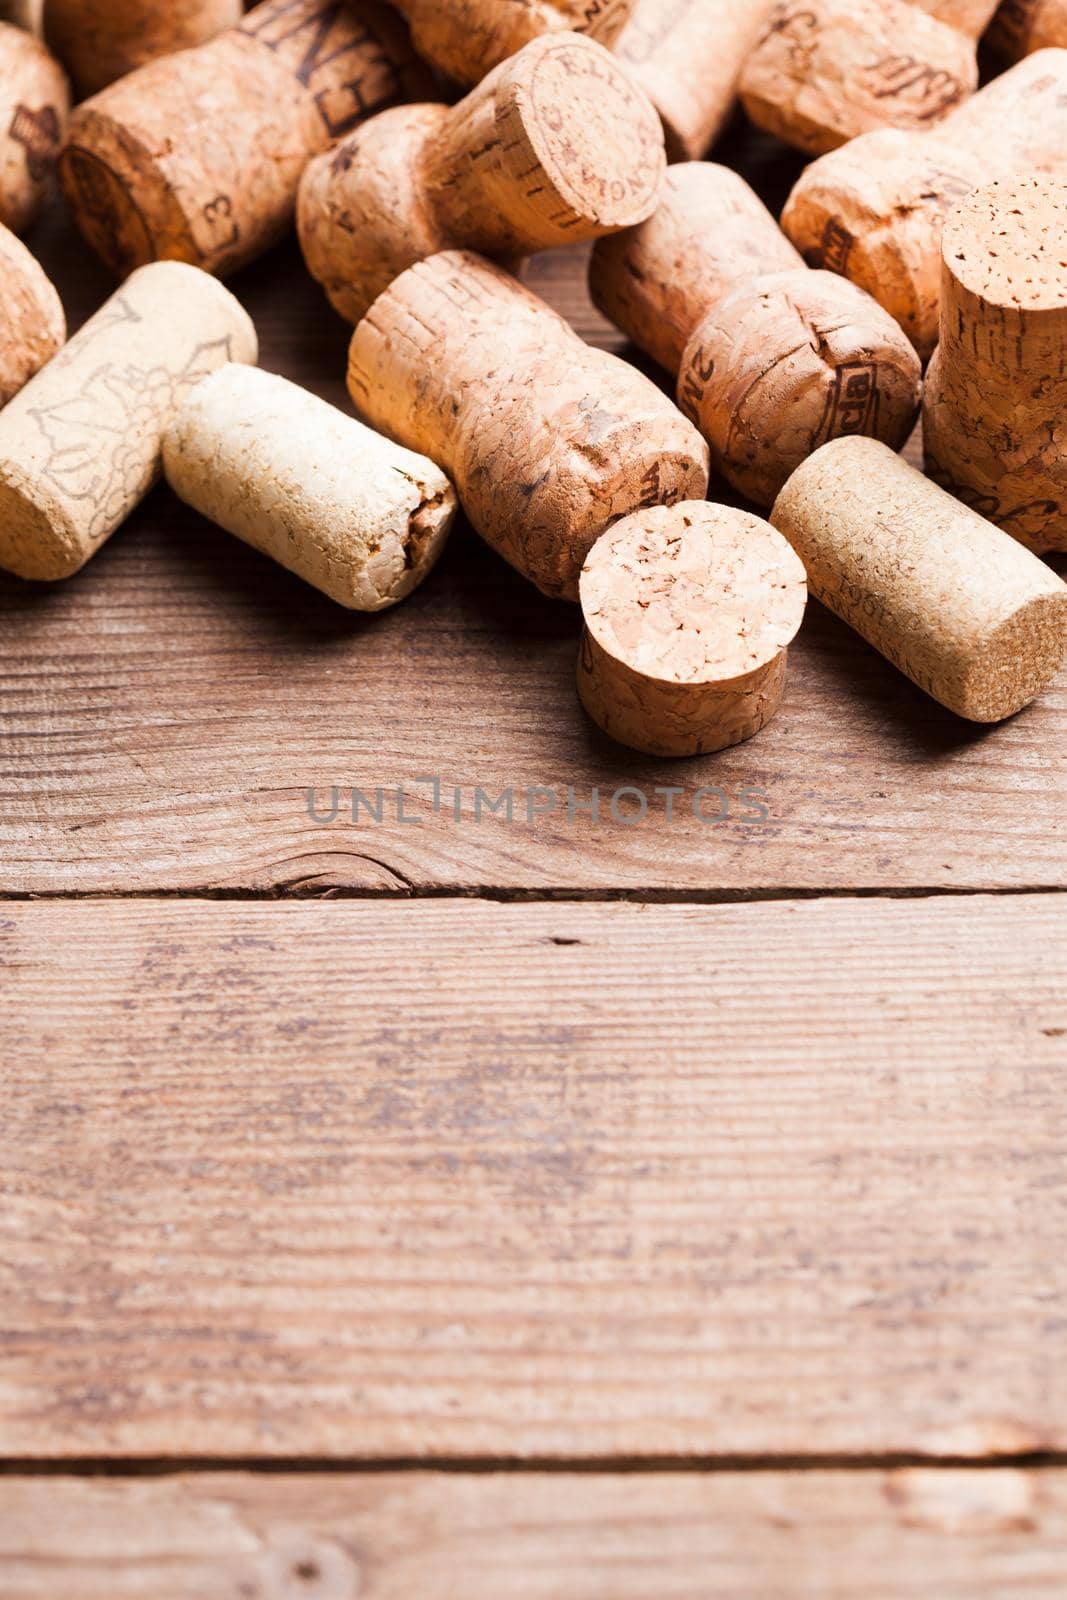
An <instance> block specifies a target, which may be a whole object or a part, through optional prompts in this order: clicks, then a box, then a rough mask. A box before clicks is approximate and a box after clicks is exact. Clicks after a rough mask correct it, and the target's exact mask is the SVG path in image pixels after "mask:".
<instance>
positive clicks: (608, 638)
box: [578, 501, 807, 756]
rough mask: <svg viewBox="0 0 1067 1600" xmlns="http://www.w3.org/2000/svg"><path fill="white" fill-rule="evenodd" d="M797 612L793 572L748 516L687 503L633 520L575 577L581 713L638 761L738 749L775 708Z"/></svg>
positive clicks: (764, 526)
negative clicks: (637, 753)
mask: <svg viewBox="0 0 1067 1600" xmlns="http://www.w3.org/2000/svg"><path fill="white" fill-rule="evenodd" d="M806 601H807V587H806V583H805V577H804V568H803V566H802V565H801V563H800V561H799V559H798V558H797V556H796V555H795V553H794V552H793V550H792V549H791V548H790V546H789V544H788V543H787V542H786V540H785V539H783V538H782V536H781V534H779V533H776V532H775V530H774V529H773V528H772V527H771V526H770V525H769V524H768V523H766V522H763V521H762V520H761V519H760V518H759V517H754V516H752V515H750V514H749V513H748V512H745V511H737V510H734V509H732V508H731V507H728V506H716V505H708V504H706V503H704V502H700V501H691V502H688V503H683V504H680V505H675V506H670V507H668V506H655V507H653V508H651V509H650V510H647V511H639V512H635V513H634V514H633V515H632V516H629V517H626V518H624V519H623V521H621V522H618V523H616V524H615V526H614V527H612V528H611V529H609V530H608V532H607V533H605V534H604V536H603V538H601V539H600V540H599V541H598V542H597V543H596V544H595V545H594V546H593V549H592V551H591V552H590V555H589V559H588V561H587V562H586V565H585V567H584V569H583V571H582V576H581V604H582V615H583V619H584V622H585V629H584V632H583V635H582V642H581V646H580V649H579V655H578V694H579V697H580V699H581V702H582V704H583V705H584V707H585V709H586V711H587V712H588V713H589V715H590V716H591V717H592V719H593V721H594V722H595V723H596V724H597V726H598V727H600V728H602V729H603V730H604V732H605V733H607V734H609V735H610V736H611V738H613V739H616V740H618V742H619V743H620V744H624V745H628V746H630V747H631V748H632V749H634V750H641V751H643V752H644V753H645V754H647V755H653V756H693V755H705V754H708V753H710V752H711V751H715V750H724V749H726V748H727V747H728V746H730V745H735V744H740V743H741V742H742V740H745V739H751V738H752V737H753V735H755V734H757V733H759V731H760V729H761V728H763V727H765V726H766V724H767V723H768V722H769V721H770V719H771V717H773V715H774V713H775V711H776V710H777V709H778V705H779V702H780V700H781V697H782V691H783V688H784V685H785V672H786V656H787V652H788V647H789V645H790V643H791V642H792V640H793V639H794V637H795V636H796V633H797V630H798V628H799V627H800V623H801V620H802V618H803V615H804V607H805V604H806Z"/></svg>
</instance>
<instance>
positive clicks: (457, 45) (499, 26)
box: [400, 0, 633, 88]
mask: <svg viewBox="0 0 1067 1600" xmlns="http://www.w3.org/2000/svg"><path fill="white" fill-rule="evenodd" d="M632 4H633V0H401V4H400V10H401V11H402V12H403V13H404V15H405V16H406V17H407V18H408V20H409V22H410V24H411V32H412V36H413V38H414V40H415V47H416V49H417V50H418V52H419V54H420V55H421V56H423V57H424V58H425V60H427V61H431V62H432V63H433V65H434V66H435V67H437V68H439V69H440V71H441V72H444V73H447V74H448V76H449V77H450V78H452V79H453V80H454V82H456V83H458V84H460V85H462V87H464V88H470V86H471V85H472V84H475V83H480V82H481V80H482V79H483V78H484V77H485V76H486V74H487V73H489V72H491V71H492V70H493V68H494V67H498V66H499V65H500V63H501V62H502V61H506V60H507V58H508V57H509V56H513V55H514V54H515V52H516V51H517V50H521V49H522V48H523V46H524V45H527V44H529V43H530V41H531V40H532V39H536V38H538V37H540V35H542V34H545V33H554V32H557V31H561V30H563V29H568V30H571V31H573V32H575V33H588V34H589V36H590V38H593V39H596V40H597V41H598V42H599V43H600V44H603V45H610V44H611V43H612V41H613V40H614V39H615V38H616V37H617V36H618V33H619V30H620V29H621V28H622V26H623V24H624V23H625V21H626V18H627V16H628V14H629V11H630V7H631V5H632Z"/></svg>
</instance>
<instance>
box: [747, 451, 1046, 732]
mask: <svg viewBox="0 0 1067 1600" xmlns="http://www.w3.org/2000/svg"><path fill="white" fill-rule="evenodd" d="M771 521H772V522H773V524H774V526H775V527H776V528H779V529H780V530H781V532H782V533H784V534H785V536H786V538H787V539H788V540H789V542H790V544H791V545H792V546H793V548H794V549H795V550H796V552H797V554H798V555H799V556H800V559H801V560H802V561H803V563H804V566H805V568H806V569H807V574H808V586H809V588H810V590H811V592H812V594H814V595H815V596H816V597H817V598H818V599H819V600H821V601H822V602H823V604H824V605H826V606H828V607H829V608H830V610H831V611H834V612H836V613H837V615H838V616H839V617H841V618H842V620H843V621H845V622H847V623H848V624H849V625H850V626H851V627H853V628H855V629H856V631H857V632H858V633H860V634H862V635H863V637H864V638H865V639H866V640H867V641H868V643H869V644H872V645H873V646H874V648H875V649H876V650H880V651H881V652H882V654H883V655H884V656H886V657H888V659H889V660H890V661H892V662H893V664H894V666H896V667H899V669H900V670H901V672H904V673H906V674H907V676H908V677H909V678H911V680H912V681H913V682H914V683H916V684H918V686H919V688H920V689H922V690H924V691H925V692H926V693H927V694H928V695H931V696H932V697H933V699H935V700H938V701H940V703H941V704H942V705H943V706H947V707H948V709H949V710H950V711H954V712H955V713H956V714H957V715H958V716H961V717H967V718H969V719H970V720H971V721H972V722H1000V721H1001V720H1002V719H1003V718H1005V717H1010V716H1013V715H1014V713H1015V712H1016V711H1020V710H1021V709H1022V708H1023V706H1026V705H1029V703H1030V701H1031V700H1033V699H1035V698H1036V696H1037V695H1039V694H1040V693H1041V691H1042V689H1044V688H1045V687H1046V686H1047V685H1048V684H1049V683H1050V682H1051V681H1052V679H1053V678H1054V677H1055V675H1056V672H1057V671H1058V669H1059V666H1060V663H1061V661H1062V660H1063V658H1064V655H1065V653H1067V584H1064V583H1063V582H1062V581H1061V580H1060V579H1059V578H1057V576H1056V575H1055V573H1054V572H1052V571H1050V569H1049V568H1048V567H1046V566H1045V564H1044V563H1043V562H1042V561H1040V560H1039V559H1038V558H1037V556H1035V555H1031V553H1030V552H1029V551H1028V550H1025V549H1023V547H1022V545H1020V544H1018V543H1017V542H1016V541H1015V540H1014V539H1011V538H1009V537H1008V536H1007V534H1004V533H1002V532H1001V531H1000V529H999V528H994V527H993V525H992V523H990V522H987V521H986V520H985V519H984V518H983V517H980V516H978V514H977V513H976V512H974V511H971V510H969V509H968V507H967V506H964V505H961V504H960V502H959V501H958V500H954V499H953V498H952V496H951V495H949V494H946V493H945V491H944V490H943V489H940V488H938V486H937V484H935V483H932V482H931V481H930V480H929V478H924V477H923V475H922V473H921V472H917V471H916V470H915V468H914V467H910V466H908V465H907V463H906V462H905V461H903V460H902V459H901V457H899V456H897V455H894V454H893V452H892V451H891V450H889V449H888V448H887V447H886V446H885V445H883V444H879V443H878V442H877V441H876V440H873V439H837V440H834V442H833V443H831V444H827V445H824V446H823V448H822V449H821V450H818V451H816V453H815V454H814V455H813V456H811V457H809V459H808V460H807V461H806V462H805V463H804V464H803V466H801V467H799V468H798V469H797V471H796V472H795V473H794V474H793V476H792V478H791V479H790V480H789V482H788V483H787V484H786V486H785V488H784V489H783V490H782V493H781V494H780V495H779V497H778V500H777V502H776V503H775V506H774V509H773V511H772V512H771Z"/></svg>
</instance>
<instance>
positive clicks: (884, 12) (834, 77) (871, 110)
mask: <svg viewBox="0 0 1067 1600" xmlns="http://www.w3.org/2000/svg"><path fill="white" fill-rule="evenodd" d="M977 85H978V64H977V59H976V51H975V42H974V40H973V39H972V38H969V37H968V36H967V35H966V34H964V33H962V32H961V31H960V30H959V29H958V28H955V27H950V26H949V25H948V24H947V23H944V22H941V21H939V20H938V19H937V18H936V17H934V16H931V15H930V14H929V12H927V11H925V10H923V9H922V8H921V7H920V6H918V5H914V4H911V3H910V0H808V3H807V4H805V5H803V6H798V5H795V4H792V3H791V0H783V3H782V4H780V5H779V6H778V7H777V9H776V10H775V11H774V13H773V14H772V16H771V19H770V23H769V25H768V27H767V28H766V30H765V32H764V35H763V38H762V39H761V41H760V42H759V44H757V46H756V48H755V50H753V51H752V52H751V54H750V55H749V57H748V59H747V61H746V62H745V66H744V70H743V72H742V74H741V102H742V104H743V105H744V108H745V111H746V112H747V114H748V116H749V117H750V119H751V120H752V121H753V122H754V123H755V124H756V125H757V127H760V128H765V129H766V130H767V131H768V132H769V133H773V134H776V135H777V136H778V137H779V138H780V139H784V140H785V141H786V143H787V144H791V145H795V146H796V148H797V149H799V150H804V151H806V152H807V153H808V154H809V155H816V156H817V155H822V154H824V153H825V152H826V151H828V150H833V149H836V148H837V146H838V145H842V144H845V143H847V141H848V140H849V139H854V138H856V137H857V136H858V135H859V134H861V133H869V132H870V131H871V130H872V129H875V128H910V129H927V128H931V127H934V126H935V125H936V124H937V123H938V122H940V121H941V119H942V118H944V117H946V116H947V115H948V113H949V112H950V111H952V109H953V108H954V107H955V106H957V105H959V104H960V102H961V101H962V100H964V99H966V98H967V96H968V95H970V94H972V93H973V91H974V90H975V88H976V87H977Z"/></svg>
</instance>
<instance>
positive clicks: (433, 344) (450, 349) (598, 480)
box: [348, 251, 708, 599]
mask: <svg viewBox="0 0 1067 1600" xmlns="http://www.w3.org/2000/svg"><path fill="white" fill-rule="evenodd" d="M348 383H349V390H350V392H351V394H352V398H353V400H354V401H355V403H356V405H357V407H358V408H359V410H360V411H361V412H362V413H363V415H364V416H365V417H366V419H367V420H368V421H369V422H370V423H371V425H372V426H373V427H375V428H378V429H379V430H380V431H381V432H383V433H385V434H388V435H389V437H390V438H393V439H396V440H397V441H398V442H399V443H401V444H404V445H406V446H407V447H408V448H409V449H412V450H418V451H419V452H421V453H422V454H423V455H427V456H429V457H430V459H431V460H433V461H436V462H437V463H438V465H439V466H441V467H442V468H443V470H444V471H445V472H446V473H447V474H448V476H449V477H450V478H451V479H452V481H453V483H454V484H455V486H456V489H457V492H458V494H459V497H460V501H461V504H462V505H463V508H464V510H465V512H466V514H467V517H468V518H469V520H470V523H471V525H472V527H474V528H475V529H476V531H477V532H478V533H480V534H481V536H482V537H483V538H484V539H485V540H486V541H487V542H488V543H489V544H491V545H492V546H493V548H494V549H495V550H497V551H498V553H499V554H500V555H502V556H503V557H504V558H505V560H507V561H509V562H511V564H512V566H514V567H515V568H517V570H518V571H519V572H521V573H523V574H524V575H525V576H526V577H528V578H529V579H530V580H531V581H532V582H533V583H536V584H537V585H538V587H539V588H540V589H542V590H543V592H544V593H545V594H548V595H552V596H555V597H559V598H563V599H575V598H576V597H577V592H578V575H579V573H580V571H581V567H582V563H583V561H584V560H585V557H586V554H587V553H588V551H589V549H590V547H591V546H592V544H593V543H594V542H595V541H596V539H597V538H599V536H600V534H601V533H603V531H604V529H605V528H606V527H608V526H609V524H611V523H612V522H614V521H616V520H617V519H618V518H620V517H624V516H626V515H628V514H629V513H630V512H631V511H635V510H637V509H638V508H639V507H641V506H646V505H655V504H659V503H661V502H662V503H672V502H674V501H677V500H682V499H692V498H694V497H697V496H702V495H703V494H705V493H706V491H707V471H708V468H707V446H706V445H705V444H704V441H703V440H702V439H701V437H700V435H699V434H698V433H697V432H696V430H695V428H693V426H692V424H691V423H689V422H687V421H686V419H685V418H684V417H683V416H682V415H681V413H680V412H679V411H677V410H676V409H675V407H674V406H672V405H671V403H670V401H669V400H667V399H666V397H665V396H664V395H663V394H662V393H661V392H660V390H659V389H658V388H657V387H656V385H655V384H653V383H651V382H650V381H649V380H648V379H647V378H645V377H643V376H642V374H641V373H639V372H637V371H635V370H634V368H633V367H630V366H628V365H627V364H626V363H625V362H623V361H620V360H618V358H617V357H615V356H612V355H608V354H607V353H606V352H605V351H602V350H592V349H590V348H589V347H588V346H587V345H586V344H584V343H583V342H582V340H581V339H579V338H578V336H577V335H576V334H575V333H574V332H573V330H572V329H571V328H570V326H569V325H568V324H567V323H566V322H564V320H563V318H562V317H560V316H557V314H556V313H555V312H554V311H552V310H551V309H550V308H549V307H548V306H546V305H545V304H544V303H543V301H540V300H538V299H537V297H536V296H535V295H533V294H531V293H530V292H529V291H528V290H527V289H525V288H524V287H523V286H522V285H521V284H520V283H518V282H517V281H516V280H515V279H514V278H512V277H510V276H509V275H508V274H507V273H505V272H502V271H500V269H499V268H497V267H495V266H493V265H492V264H491V263H490V262H488V261H486V260H485V259H484V258H482V257H480V256H476V255H472V254H470V253H468V252H461V251H446V252H443V253H441V254H439V255H435V256H431V257H430V258H429V259H428V260H426V261H422V262H419V263H418V264H417V265H416V266H414V267H410V268H409V269H408V270H407V271H406V272H404V273H402V274H401V276H400V277H399V278H398V279H397V280H396V282H395V283H393V284H392V285H391V286H390V287H389V289H387V290H386V291H385V293H384V294H383V295H381V296H380V297H379V298H378V299H377V300H376V301H375V303H374V305H373V306H372V307H371V309H370V311H369V312H368V313H367V315H366V317H364V319H363V321H362V322H361V323H360V324H359V326H358V327H357V328H356V331H355V334H354V336H353V339H352V345H351V350H350V354H349V369H348Z"/></svg>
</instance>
